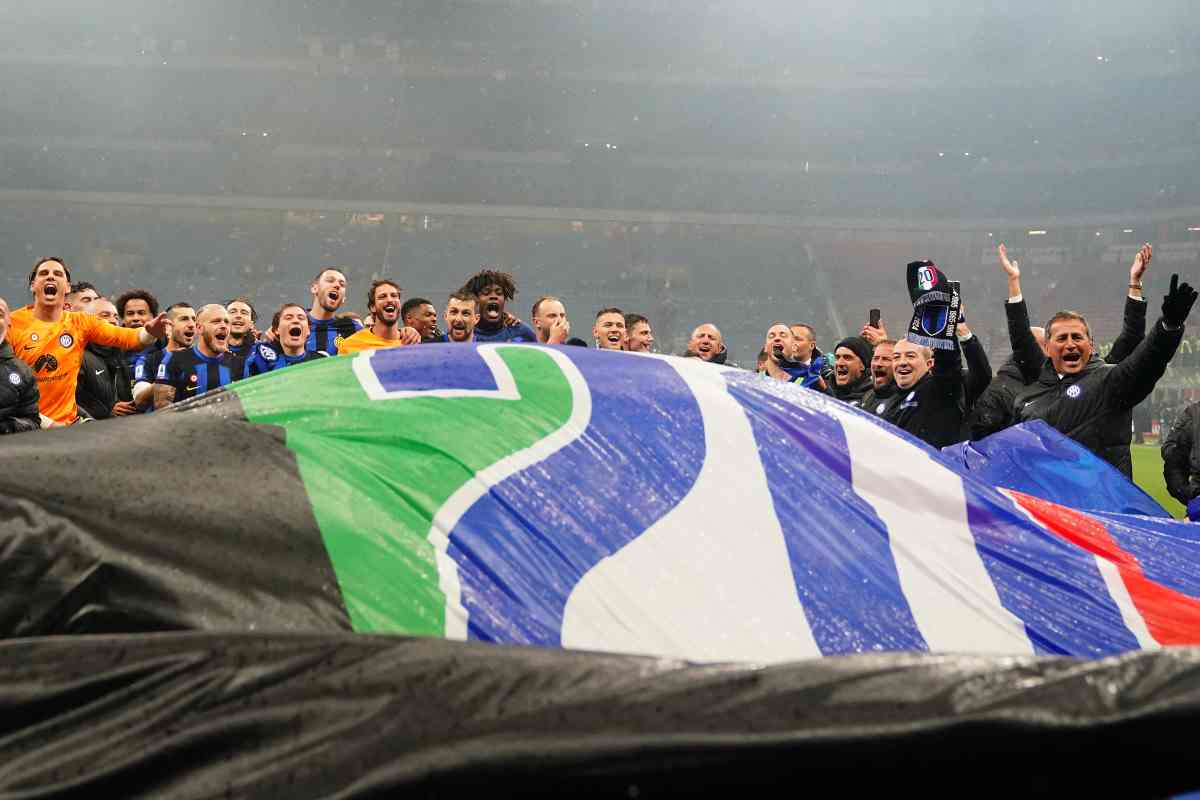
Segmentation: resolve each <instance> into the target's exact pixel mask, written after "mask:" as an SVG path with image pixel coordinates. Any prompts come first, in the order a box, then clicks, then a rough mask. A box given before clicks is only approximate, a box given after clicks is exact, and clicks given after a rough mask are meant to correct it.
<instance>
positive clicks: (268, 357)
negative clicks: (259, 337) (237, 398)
mask: <svg viewBox="0 0 1200 800" xmlns="http://www.w3.org/2000/svg"><path fill="white" fill-rule="evenodd" d="M322 358H325V354H324V353H312V352H309V351H308V350H305V351H304V352H303V353H301V354H300V355H298V356H289V355H287V354H286V353H284V352H283V351H282V350H280V349H279V348H278V347H276V346H274V345H271V344H267V343H266V342H259V343H257V344H256V345H254V349H253V350H251V351H250V355H249V357H248V358H247V359H246V366H245V368H244V369H243V371H242V375H241V377H243V378H251V377H253V376H255V375H261V374H263V373H264V372H273V371H274V370H277V369H283V368H284V367H290V366H291V365H292V364H302V363H304V362H305V361H317V360H319V359H322Z"/></svg>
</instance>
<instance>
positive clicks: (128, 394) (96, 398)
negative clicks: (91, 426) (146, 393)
mask: <svg viewBox="0 0 1200 800" xmlns="http://www.w3.org/2000/svg"><path fill="white" fill-rule="evenodd" d="M132 399H133V382H132V381H131V380H130V375H129V364H128V362H127V361H126V359H125V353H124V352H123V351H121V350H118V349H116V348H114V347H100V346H99V345H91V346H89V347H88V348H87V349H86V350H84V353H83V366H81V367H80V368H79V384H78V386H77V387H76V388H75V403H76V404H77V405H78V406H79V413H80V414H85V413H86V414H87V415H88V416H89V417H91V418H92V419H108V418H109V417H111V416H112V407H113V406H114V405H116V403H117V401H119V400H123V401H125V402H129V401H130V400H132Z"/></svg>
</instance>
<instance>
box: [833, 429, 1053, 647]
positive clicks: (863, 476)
mask: <svg viewBox="0 0 1200 800" xmlns="http://www.w3.org/2000/svg"><path fill="white" fill-rule="evenodd" d="M831 412H832V413H833V415H834V416H835V417H836V418H837V420H838V421H839V422H840V423H841V425H842V430H843V431H845V435H846V443H847V447H848V449H849V454H850V470H851V476H852V480H853V486H854V491H855V492H856V493H857V494H858V496H859V497H861V498H862V499H863V500H865V501H866V502H868V503H870V504H871V506H872V507H873V508H874V509H875V513H876V514H878V515H879V517H880V519H882V520H883V522H884V524H885V525H887V530H888V539H889V541H890V543H891V549H892V557H893V559H894V560H895V563H896V571H897V573H898V574H899V577H900V587H901V590H902V591H903V592H904V597H905V599H907V600H908V605H909V608H910V609H911V610H912V614H913V618H914V619H915V620H916V623H917V628H918V629H919V630H920V631H921V635H922V636H923V637H924V638H925V642H926V643H927V644H928V645H929V649H930V651H931V652H942V653H949V652H954V653H997V654H1013V655H1015V654H1029V653H1033V652H1034V650H1033V644H1032V642H1030V641H1029V637H1028V636H1027V635H1026V633H1025V625H1024V623H1023V622H1022V621H1021V620H1020V619H1019V618H1018V617H1017V616H1016V615H1014V614H1013V613H1012V612H1010V611H1009V610H1008V609H1006V608H1005V607H1004V606H1003V605H1002V604H1001V602H1000V595H999V594H998V593H997V591H996V586H995V584H994V583H993V582H992V578H991V575H989V574H988V571H987V567H986V566H985V565H984V563H983V559H982V558H981V557H980V555H979V551H978V549H977V548H976V546H975V537H974V536H973V535H972V533H971V528H970V526H969V525H968V523H967V500H966V495H965V492H964V490H963V485H962V478H961V477H960V476H958V475H957V474H955V473H954V472H952V471H951V470H950V469H948V468H947V467H945V466H944V465H943V464H941V463H940V462H938V461H936V460H935V459H933V458H932V457H931V456H930V455H929V454H928V453H926V452H925V451H924V450H922V449H920V448H919V447H916V446H915V445H913V444H911V443H909V442H907V441H905V440H904V439H902V438H901V437H899V436H894V435H892V434H890V433H888V432H887V431H884V430H881V428H880V426H879V425H878V424H877V423H875V422H873V421H871V420H869V419H865V418H864V417H862V416H859V415H858V414H855V413H853V412H850V411H849V410H845V409H831Z"/></svg>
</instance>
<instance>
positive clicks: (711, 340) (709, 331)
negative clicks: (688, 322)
mask: <svg viewBox="0 0 1200 800" xmlns="http://www.w3.org/2000/svg"><path fill="white" fill-rule="evenodd" d="M685 355H693V356H695V357H696V358H698V359H700V360H701V361H707V362H708V363H710V364H724V363H725V362H726V360H728V358H729V351H728V350H726V349H725V339H724V337H723V336H721V329H720V328H718V327H717V326H716V325H713V324H712V323H711V322H706V323H704V324H703V325H697V326H696V328H695V329H694V330H693V331H692V336H691V338H690V339H688V344H687V353H686V354H685Z"/></svg>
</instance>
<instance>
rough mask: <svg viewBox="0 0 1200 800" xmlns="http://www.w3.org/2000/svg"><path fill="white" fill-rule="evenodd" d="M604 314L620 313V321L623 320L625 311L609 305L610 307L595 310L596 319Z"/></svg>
mask: <svg viewBox="0 0 1200 800" xmlns="http://www.w3.org/2000/svg"><path fill="white" fill-rule="evenodd" d="M605 314H620V315H621V320H622V321H624V320H625V312H624V311H622V310H621V309H619V308H611V307H610V308H602V309H600V310H599V311H597V312H596V319H600V318H601V317H603V316H604V315H605Z"/></svg>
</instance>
